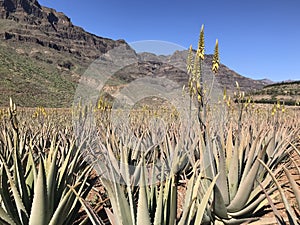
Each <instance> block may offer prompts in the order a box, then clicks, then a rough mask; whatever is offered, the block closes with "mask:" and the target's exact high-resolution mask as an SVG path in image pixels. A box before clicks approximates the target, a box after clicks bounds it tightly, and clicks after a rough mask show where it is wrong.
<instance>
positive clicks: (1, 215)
mask: <svg viewBox="0 0 300 225" xmlns="http://www.w3.org/2000/svg"><path fill="white" fill-rule="evenodd" d="M0 219H1V220H3V221H4V222H6V223H7V224H9V225H16V223H15V221H13V219H12V218H11V217H10V216H9V215H8V214H7V213H6V212H5V210H4V209H3V208H2V207H0Z"/></svg>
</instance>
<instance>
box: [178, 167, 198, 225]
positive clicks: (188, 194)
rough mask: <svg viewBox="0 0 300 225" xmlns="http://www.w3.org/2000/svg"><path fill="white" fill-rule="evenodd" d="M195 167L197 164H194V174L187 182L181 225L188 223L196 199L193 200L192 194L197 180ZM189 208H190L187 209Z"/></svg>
mask: <svg viewBox="0 0 300 225" xmlns="http://www.w3.org/2000/svg"><path fill="white" fill-rule="evenodd" d="M195 169H196V166H194V169H193V174H192V176H191V178H190V179H189V181H188V183H187V190H186V193H185V200H184V207H183V214H182V216H181V219H180V222H179V225H185V224H187V220H188V219H187V218H188V216H189V215H190V214H191V213H192V210H191V207H192V205H194V200H193V198H192V196H193V191H194V183H195V181H194V180H195ZM199 177H200V176H199ZM197 191H198V190H196V192H197ZM187 209H189V210H187Z"/></svg>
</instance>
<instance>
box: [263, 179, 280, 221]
mask: <svg viewBox="0 0 300 225" xmlns="http://www.w3.org/2000/svg"><path fill="white" fill-rule="evenodd" d="M259 186H260V187H261V189H262V190H263V192H264V194H265V196H266V198H267V200H268V202H269V204H270V206H271V208H272V210H273V212H274V215H275V218H276V221H277V223H278V224H284V221H283V218H282V216H281V215H280V213H279V211H278V209H277V208H276V206H275V204H274V202H273V200H272V198H271V197H270V195H269V194H268V192H267V190H266V189H265V188H264V187H263V185H262V184H261V183H260V182H259Z"/></svg>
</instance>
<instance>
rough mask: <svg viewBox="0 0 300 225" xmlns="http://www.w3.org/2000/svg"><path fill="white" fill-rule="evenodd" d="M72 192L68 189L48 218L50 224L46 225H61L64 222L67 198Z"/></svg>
mask: <svg viewBox="0 0 300 225" xmlns="http://www.w3.org/2000/svg"><path fill="white" fill-rule="evenodd" d="M72 193H73V192H72V190H71V189H70V190H69V191H68V192H67V193H66V194H65V195H64V196H63V198H62V199H61V201H60V202H59V204H58V206H57V207H56V209H55V212H54V214H53V215H52V217H51V218H50V222H49V224H48V225H62V224H63V222H64V220H65V219H66V218H65V216H64V214H65V213H66V210H65V209H66V206H67V204H68V202H69V198H70V196H71V194H72Z"/></svg>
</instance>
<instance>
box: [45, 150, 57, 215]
mask: <svg viewBox="0 0 300 225" xmlns="http://www.w3.org/2000/svg"><path fill="white" fill-rule="evenodd" d="M52 148H55V150H52V151H53V152H52V153H51V155H50V153H49V155H48V159H47V163H48V166H49V168H48V173H47V178H46V182H47V201H48V209H47V210H48V212H49V213H50V216H52V213H53V212H54V207H55V203H56V201H55V200H54V199H55V196H56V195H57V193H56V188H57V179H56V178H57V173H58V170H59V166H58V165H57V164H56V161H57V154H58V145H57V147H54V145H53V147H52ZM49 158H52V160H49Z"/></svg>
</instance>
